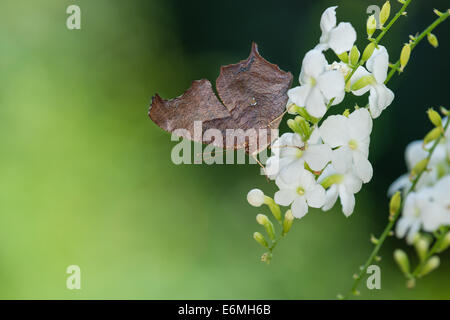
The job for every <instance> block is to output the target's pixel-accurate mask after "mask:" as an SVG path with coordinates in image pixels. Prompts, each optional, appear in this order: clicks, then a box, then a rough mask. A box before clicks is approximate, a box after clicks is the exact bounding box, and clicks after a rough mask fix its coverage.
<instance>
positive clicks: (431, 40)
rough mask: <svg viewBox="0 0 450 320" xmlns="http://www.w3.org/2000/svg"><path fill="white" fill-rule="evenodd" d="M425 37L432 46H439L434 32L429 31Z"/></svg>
mask: <svg viewBox="0 0 450 320" xmlns="http://www.w3.org/2000/svg"><path fill="white" fill-rule="evenodd" d="M427 39H428V42H429V43H430V44H431V45H432V46H433V47H435V48H437V47H438V46H439V41H438V39H437V37H436V36H435V35H434V34H432V33H429V34H428V35H427Z"/></svg>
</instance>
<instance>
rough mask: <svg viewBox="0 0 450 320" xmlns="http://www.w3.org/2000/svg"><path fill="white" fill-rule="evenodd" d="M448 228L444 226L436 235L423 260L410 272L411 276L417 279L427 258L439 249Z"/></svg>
mask: <svg viewBox="0 0 450 320" xmlns="http://www.w3.org/2000/svg"><path fill="white" fill-rule="evenodd" d="M448 230H449V227H445V228H444V229H443V230H442V232H441V233H440V234H439V235H438V236H437V237H436V241H435V242H434V245H433V247H431V250H430V251H428V253H427V254H426V256H425V258H424V259H423V261H421V262H420V264H419V265H418V266H417V267H416V268H415V269H414V271H413V272H412V274H411V278H413V279H417V278H419V275H420V272H421V271H422V269H423V267H424V266H425V264H426V263H427V261H428V259H430V258H431V257H432V256H433V255H434V254H435V253H438V252H439V249H440V247H441V243H442V241H443V240H444V237H445V235H446V234H447V232H448Z"/></svg>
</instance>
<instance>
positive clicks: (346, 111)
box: [342, 109, 350, 118]
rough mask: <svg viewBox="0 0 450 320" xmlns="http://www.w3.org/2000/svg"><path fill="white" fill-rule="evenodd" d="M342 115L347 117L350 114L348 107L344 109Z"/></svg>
mask: <svg viewBox="0 0 450 320" xmlns="http://www.w3.org/2000/svg"><path fill="white" fill-rule="evenodd" d="M342 115H343V116H344V117H347V118H348V116H349V115H350V109H345V110H344V112H343V113H342Z"/></svg>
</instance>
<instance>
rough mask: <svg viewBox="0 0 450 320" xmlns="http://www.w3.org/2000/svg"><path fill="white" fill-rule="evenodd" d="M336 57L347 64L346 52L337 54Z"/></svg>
mask: <svg viewBox="0 0 450 320" xmlns="http://www.w3.org/2000/svg"><path fill="white" fill-rule="evenodd" d="M337 56H338V58H339V59H340V60H341V61H342V62H344V63H348V53H347V52H346V51H344V52H342V53H341V54H338V55H337Z"/></svg>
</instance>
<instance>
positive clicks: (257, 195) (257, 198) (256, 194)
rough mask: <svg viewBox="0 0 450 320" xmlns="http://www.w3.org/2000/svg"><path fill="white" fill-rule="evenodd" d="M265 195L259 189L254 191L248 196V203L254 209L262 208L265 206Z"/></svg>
mask: <svg viewBox="0 0 450 320" xmlns="http://www.w3.org/2000/svg"><path fill="white" fill-rule="evenodd" d="M264 199H265V195H264V192H262V191H261V190H259V189H252V190H250V191H249V192H248V194H247V201H248V203H250V204H251V205H252V206H254V207H261V206H262V205H263V204H264Z"/></svg>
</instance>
